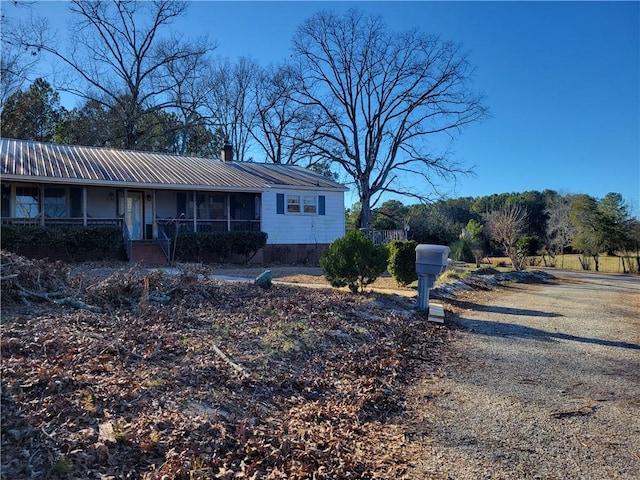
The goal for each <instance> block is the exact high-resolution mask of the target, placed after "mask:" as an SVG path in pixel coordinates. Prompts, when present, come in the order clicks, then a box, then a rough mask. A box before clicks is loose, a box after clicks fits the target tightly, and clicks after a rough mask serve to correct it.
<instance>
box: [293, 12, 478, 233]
mask: <svg viewBox="0 0 640 480" xmlns="http://www.w3.org/2000/svg"><path fill="white" fill-rule="evenodd" d="M293 48H294V54H295V55H294V59H295V60H296V61H297V69H298V72H299V78H298V80H297V81H296V82H295V85H296V88H297V95H298V100H299V102H300V103H301V104H302V105H305V106H312V107H316V108H318V109H319V110H320V111H321V112H322V120H323V124H322V125H321V126H320V127H319V128H318V131H317V133H318V134H320V135H321V136H322V137H323V138H324V142H323V143H320V144H318V143H315V142H314V139H315V138H317V136H315V135H314V136H312V138H311V139H310V142H313V146H314V147H315V148H316V149H317V151H318V152H317V153H318V154H321V155H323V156H324V157H325V158H326V159H328V160H330V161H331V162H333V163H336V164H338V165H340V166H341V167H342V169H343V170H344V171H345V172H346V174H347V175H348V176H349V177H350V179H352V180H353V182H354V184H355V187H356V188H357V191H358V194H359V198H360V202H361V204H362V209H361V213H360V219H359V220H360V222H359V223H360V227H365V228H367V227H368V226H369V222H370V218H371V208H372V206H375V204H376V203H377V201H378V200H379V199H380V195H381V194H383V193H384V192H392V193H399V194H402V195H405V196H410V197H414V198H420V199H423V198H425V197H426V196H427V193H426V189H422V188H421V189H420V190H421V191H411V190H409V189H408V188H407V187H406V186H404V185H401V184H400V180H402V176H403V175H411V176H412V177H413V178H416V177H421V178H422V179H423V180H424V182H426V184H427V185H428V186H431V187H432V188H434V189H435V188H436V182H435V180H436V177H440V178H455V176H456V175H458V174H461V173H463V172H466V170H465V169H463V168H462V167H461V166H460V165H458V164H456V163H455V162H453V161H451V160H450V159H449V158H447V156H446V154H443V155H439V154H434V153H433V152H431V151H430V150H429V144H428V141H429V139H431V138H433V137H434V136H435V135H439V134H445V135H448V136H449V137H450V138H453V136H454V134H455V133H457V132H459V131H460V130H461V129H462V127H464V126H465V125H467V124H469V123H472V122H475V121H477V120H480V119H481V118H482V117H483V116H484V115H485V112H486V109H485V107H484V106H483V105H482V101H481V97H480V96H478V95H476V94H473V93H472V92H471V91H470V89H469V80H470V77H471V74H472V69H471V67H470V65H469V63H468V60H467V54H466V53H465V52H464V51H463V50H462V49H461V47H460V46H458V45H455V44H453V43H450V42H443V41H441V40H440V39H439V38H438V37H435V36H427V35H424V34H422V33H420V32H418V31H415V30H413V31H407V32H402V33H399V34H396V33H392V32H389V31H388V30H387V29H386V27H385V25H384V24H383V22H382V20H381V19H380V18H372V17H366V16H364V15H362V14H361V13H360V12H358V11H357V10H350V11H349V12H348V13H347V14H346V15H344V16H342V17H338V16H336V15H335V14H333V13H331V12H320V13H318V14H316V15H314V16H313V17H311V18H310V19H309V20H307V21H306V22H305V23H304V24H303V25H302V26H301V27H299V29H298V31H297V32H296V34H295V36H294V40H293Z"/></svg>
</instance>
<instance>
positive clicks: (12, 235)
mask: <svg viewBox="0 0 640 480" xmlns="http://www.w3.org/2000/svg"><path fill="white" fill-rule="evenodd" d="M1 234H2V240H1V243H2V248H3V249H6V250H9V251H11V252H15V253H18V254H21V255H24V256H27V257H32V258H45V257H47V258H50V259H52V260H64V261H68V262H74V261H79V260H84V261H89V260H90V261H104V260H121V259H123V255H124V241H123V239H122V230H121V229H120V228H118V227H115V226H89V227H84V226H82V227H81V226H69V227H55V228H52V227H43V226H39V225H38V226H36V225H2V230H1Z"/></svg>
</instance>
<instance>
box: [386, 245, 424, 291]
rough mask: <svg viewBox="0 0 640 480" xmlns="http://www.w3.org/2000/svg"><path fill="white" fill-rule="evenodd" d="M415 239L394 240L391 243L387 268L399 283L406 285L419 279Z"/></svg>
mask: <svg viewBox="0 0 640 480" xmlns="http://www.w3.org/2000/svg"><path fill="white" fill-rule="evenodd" d="M417 246H418V242H416V241H415V240H408V241H401V240H393V241H392V242H391V243H389V246H388V248H389V263H388V265H387V270H389V273H390V274H391V276H393V278H394V280H395V281H396V282H398V284H399V285H402V286H406V285H409V284H410V283H413V282H415V281H416V280H418V274H417V273H416V247H417Z"/></svg>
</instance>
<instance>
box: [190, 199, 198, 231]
mask: <svg viewBox="0 0 640 480" xmlns="http://www.w3.org/2000/svg"><path fill="white" fill-rule="evenodd" d="M191 193H192V195H193V233H196V232H197V231H198V220H197V218H196V217H197V216H198V205H197V204H196V191H195V190H193V191H192V192H191Z"/></svg>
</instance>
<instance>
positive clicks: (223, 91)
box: [204, 57, 259, 161]
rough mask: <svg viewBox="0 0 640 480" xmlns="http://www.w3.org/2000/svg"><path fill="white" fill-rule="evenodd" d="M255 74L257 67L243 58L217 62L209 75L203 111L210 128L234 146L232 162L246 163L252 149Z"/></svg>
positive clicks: (256, 75) (254, 112)
mask: <svg viewBox="0 0 640 480" xmlns="http://www.w3.org/2000/svg"><path fill="white" fill-rule="evenodd" d="M258 73H259V67H258V64H257V63H256V62H255V61H253V60H250V59H248V58H245V57H242V58H240V59H239V60H238V62H237V63H235V64H233V63H231V61H230V60H229V59H228V58H227V59H224V60H220V61H218V62H217V63H216V64H215V65H214V67H213V71H212V72H211V73H210V75H209V82H208V89H207V96H206V99H205V110H204V111H206V116H207V118H208V119H209V121H210V123H211V126H212V127H213V128H216V129H220V130H221V131H222V132H223V134H224V137H225V140H226V141H228V142H230V143H231V145H232V146H233V155H234V157H235V160H241V161H242V160H247V158H246V156H247V154H248V152H249V149H250V148H251V140H252V134H251V130H252V129H253V127H254V124H255V120H256V109H255V103H254V102H252V101H251V94H252V92H253V91H254V89H255V84H256V81H257V78H258Z"/></svg>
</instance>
